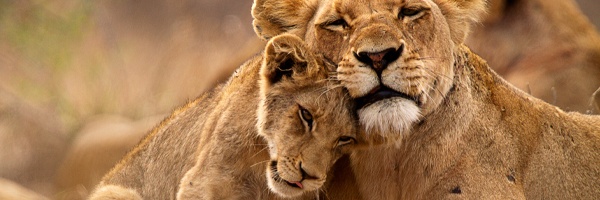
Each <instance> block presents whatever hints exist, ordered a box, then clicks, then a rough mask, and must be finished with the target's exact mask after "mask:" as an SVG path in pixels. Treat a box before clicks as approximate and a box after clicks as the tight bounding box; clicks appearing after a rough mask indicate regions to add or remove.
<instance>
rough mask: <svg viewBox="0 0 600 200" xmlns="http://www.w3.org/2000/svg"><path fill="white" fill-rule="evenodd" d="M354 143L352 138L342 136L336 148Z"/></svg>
mask: <svg viewBox="0 0 600 200" xmlns="http://www.w3.org/2000/svg"><path fill="white" fill-rule="evenodd" d="M352 142H354V138H352V137H348V136H342V137H340V138H339V139H338V144H337V145H338V146H342V145H346V144H350V143H352Z"/></svg>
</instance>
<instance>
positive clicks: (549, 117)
mask: <svg viewBox="0 0 600 200" xmlns="http://www.w3.org/2000/svg"><path fill="white" fill-rule="evenodd" d="M456 52H457V53H456V54H455V59H456V65H455V72H456V73H455V74H456V75H455V77H454V79H455V80H454V85H453V88H452V89H451V90H450V92H449V93H448V95H447V96H446V99H445V100H444V101H443V102H442V104H441V105H440V107H439V108H438V109H436V110H435V111H433V112H432V113H431V114H429V115H428V116H425V117H424V119H425V120H424V121H422V122H420V124H419V125H417V126H416V127H415V128H414V129H413V131H412V132H411V135H410V137H407V138H406V140H405V141H404V142H403V145H402V146H401V147H400V148H401V149H400V151H398V152H396V155H397V156H398V158H397V163H400V165H399V166H397V168H398V169H401V170H396V171H397V173H398V174H397V176H398V177H399V179H400V181H399V182H398V183H397V184H399V186H400V187H399V188H400V190H401V192H400V194H399V195H400V196H401V197H403V198H402V199H438V198H446V197H447V195H452V194H454V193H458V194H460V193H461V192H462V191H461V190H467V189H471V190H477V191H475V192H474V193H477V192H479V194H481V195H483V196H488V197H490V196H494V195H496V194H492V193H486V191H487V192H490V191H501V192H502V194H505V195H506V196H505V197H523V196H522V195H524V194H527V192H523V190H524V189H525V190H526V191H527V189H529V190H531V191H538V188H536V187H535V186H536V185H535V184H542V183H536V181H532V180H537V178H539V176H554V179H563V178H564V179H569V178H571V177H570V175H569V174H566V173H564V172H561V171H560V169H562V168H563V167H567V166H568V163H576V162H583V163H590V160H594V159H596V160H600V155H599V154H598V153H594V152H590V151H586V149H585V148H577V147H576V146H577V145H580V144H585V143H590V141H591V142H592V143H593V144H594V145H593V146H595V148H600V136H599V133H598V130H593V128H590V127H594V126H582V127H578V126H574V124H576V123H577V122H581V121H585V122H586V123H588V124H589V123H593V124H595V127H600V123H599V121H600V119H598V118H597V117H596V119H595V120H593V119H590V118H591V117H589V116H583V115H579V114H576V113H565V112H563V111H562V110H560V109H558V108H556V107H554V106H551V105H549V104H547V103H545V102H543V101H541V100H538V99H535V98H533V97H532V96H530V95H528V94H526V93H524V92H522V91H520V90H518V89H516V88H515V87H513V86H512V85H510V84H508V83H506V81H504V80H503V79H502V78H500V77H499V76H498V75H497V74H496V73H495V72H493V71H492V70H491V69H490V68H489V67H488V65H487V64H486V62H485V61H483V60H482V59H481V58H479V57H478V56H477V55H475V54H473V53H472V52H471V51H470V50H469V49H468V48H466V47H464V46H461V47H458V50H457V51H456ZM574 129H575V130H574ZM567 130H570V131H571V132H568V133H567ZM587 145H589V144H587ZM549 147H553V148H554V147H555V148H557V150H552V151H548V150H543V149H542V150H540V148H549ZM565 152H571V153H575V152H576V153H577V154H580V155H584V156H579V157H577V158H572V157H570V156H569V154H567V153H565ZM532 155H535V156H534V157H542V159H540V158H531V157H532ZM544 158H545V159H544ZM553 159H556V160H558V161H556V160H555V161H552V160H553ZM551 162H554V163H551ZM596 163H598V162H596ZM531 166H554V167H556V168H551V169H550V168H546V169H541V168H536V167H531ZM546 170H548V171H549V172H546ZM598 170H600V169H598ZM599 173H600V172H599ZM533 176H536V177H535V178H534V177H533ZM548 178H551V177H548ZM589 178H590V179H592V178H594V176H593V175H592V176H590V177H589ZM590 181H592V180H590ZM480 182H489V183H494V184H480V185H479V184H477V183H480ZM592 182H595V183H597V182H598V181H595V180H594V181H592ZM543 184H547V183H543ZM491 185H494V187H492V186H491ZM550 185H551V186H548V187H552V188H556V190H560V188H563V189H565V186H564V185H561V183H555V184H554V185H552V184H550ZM486 187H490V188H486ZM528 187H529V188H528ZM566 189H567V190H571V191H566V192H565V193H564V195H565V197H581V196H570V195H573V194H576V192H575V191H576V188H569V186H567V187H566ZM538 192H539V191H538ZM424 195H425V196H424ZM483 196H482V197H483Z"/></svg>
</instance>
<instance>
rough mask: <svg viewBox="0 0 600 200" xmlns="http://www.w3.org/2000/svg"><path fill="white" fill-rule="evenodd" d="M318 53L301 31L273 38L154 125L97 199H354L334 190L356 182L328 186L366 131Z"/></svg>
mask: <svg viewBox="0 0 600 200" xmlns="http://www.w3.org/2000/svg"><path fill="white" fill-rule="evenodd" d="M321 60H322V59H316V56H314V55H312V53H310V52H308V51H306V47H305V46H304V44H303V42H302V40H301V39H300V38H298V37H296V36H293V35H284V36H278V37H275V38H273V39H272V41H270V42H269V43H268V45H267V48H266V50H265V54H264V56H258V57H256V58H253V59H252V60H250V61H249V62H247V63H246V64H245V65H243V66H242V67H241V68H239V69H238V71H237V72H236V73H235V74H234V75H233V76H232V77H231V79H230V80H229V82H228V83H226V84H225V85H223V86H221V87H219V88H217V89H215V90H213V91H212V92H211V93H208V94H205V95H204V96H203V97H201V98H199V99H197V100H195V101H194V102H192V103H190V104H188V105H187V106H185V107H184V108H182V109H180V110H178V111H176V112H175V113H174V114H173V115H172V116H171V117H170V118H168V119H166V120H165V121H164V122H163V123H162V124H161V125H160V126H158V127H157V128H155V129H154V131H152V133H150V134H149V135H148V136H147V137H146V139H144V140H143V141H142V142H141V143H140V144H139V145H138V146H137V147H136V148H135V149H134V150H133V151H132V152H131V153H129V155H128V156H127V157H126V158H125V159H123V160H122V161H121V163H120V164H118V165H117V166H116V167H115V168H114V169H113V170H112V171H111V172H110V173H109V174H107V175H106V176H105V177H104V179H103V181H102V183H101V184H100V186H99V187H98V189H96V191H95V193H94V194H92V195H91V199H106V198H109V199H110V198H114V199H128V198H133V199H137V198H138V197H139V198H144V199H175V198H176V195H177V199H279V198H280V197H297V198H299V199H313V198H314V196H315V195H316V196H320V195H324V196H328V197H334V198H344V199H347V198H352V197H353V196H356V195H353V193H342V192H336V191H341V189H337V188H345V187H351V186H352V185H351V184H352V182H351V181H348V183H344V182H341V183H339V184H329V185H326V184H325V182H326V180H329V179H331V178H332V177H333V176H335V175H334V174H333V173H328V172H329V169H330V168H332V167H333V166H334V164H335V161H337V160H338V159H340V158H341V157H342V155H343V153H344V152H347V151H348V150H349V148H352V147H353V146H354V143H355V142H356V140H360V138H357V136H356V133H355V132H356V131H355V127H354V124H356V122H355V116H354V115H353V112H351V111H352V108H351V107H350V106H352V103H351V102H350V98H349V97H348V96H347V95H346V94H345V93H344V92H343V89H342V88H341V87H339V86H337V87H336V85H335V82H332V81H329V80H328V79H327V78H328V74H329V72H330V71H332V70H334V67H333V65H331V64H327V63H325V62H322V61H321ZM327 66H329V68H326V67H327ZM259 81H260V84H259ZM302 117H304V118H302ZM308 117H310V121H307V118H308ZM309 122H310V123H309ZM257 125H258V126H257ZM346 159H347V158H346ZM342 164H344V163H342ZM344 165H347V161H346V163H345V164H344ZM342 168H343V166H342ZM342 171H343V169H342ZM180 180H181V181H180ZM340 180H341V179H340ZM285 182H288V183H285ZM267 183H268V187H267ZM291 185H296V186H291ZM348 185H349V186H348ZM346 190H347V189H344V190H343V191H346ZM325 191H326V192H325ZM327 192H332V193H335V194H340V195H328V194H327ZM344 195H350V196H347V197H346V196H344Z"/></svg>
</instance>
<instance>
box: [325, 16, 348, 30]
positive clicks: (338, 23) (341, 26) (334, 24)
mask: <svg viewBox="0 0 600 200" xmlns="http://www.w3.org/2000/svg"><path fill="white" fill-rule="evenodd" d="M324 27H325V28H326V29H329V30H332V31H343V30H346V29H348V27H349V26H348V22H346V20H344V19H343V18H339V19H336V20H333V21H330V22H326V23H325V24H324Z"/></svg>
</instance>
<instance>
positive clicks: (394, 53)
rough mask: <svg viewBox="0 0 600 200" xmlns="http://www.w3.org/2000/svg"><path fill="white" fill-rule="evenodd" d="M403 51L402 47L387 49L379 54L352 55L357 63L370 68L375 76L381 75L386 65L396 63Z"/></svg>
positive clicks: (359, 53)
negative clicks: (375, 73) (374, 72)
mask: <svg viewBox="0 0 600 200" xmlns="http://www.w3.org/2000/svg"><path fill="white" fill-rule="evenodd" d="M403 50H404V45H402V46H400V48H398V49H395V48H389V49H386V50H383V51H380V52H358V53H354V57H356V59H358V61H360V62H362V63H365V64H367V65H369V66H371V68H373V69H374V70H375V71H376V72H377V74H381V72H382V71H383V70H384V69H385V68H387V66H388V64H390V63H392V62H394V61H396V60H397V59H398V58H399V57H400V55H402V51H403Z"/></svg>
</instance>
